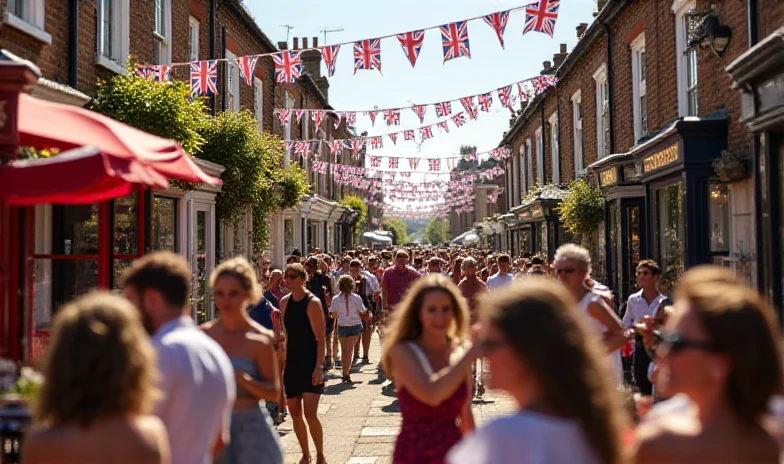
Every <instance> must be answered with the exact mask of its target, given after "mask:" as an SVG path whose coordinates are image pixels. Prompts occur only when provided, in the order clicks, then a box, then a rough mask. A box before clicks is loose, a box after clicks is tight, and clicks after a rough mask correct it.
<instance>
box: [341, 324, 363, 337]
mask: <svg viewBox="0 0 784 464" xmlns="http://www.w3.org/2000/svg"><path fill="white" fill-rule="evenodd" d="M360 333H362V324H357V325H348V326H340V327H338V338H342V337H354V336H357V335H359V334H360Z"/></svg>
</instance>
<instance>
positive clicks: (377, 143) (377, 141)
mask: <svg viewBox="0 0 784 464" xmlns="http://www.w3.org/2000/svg"><path fill="white" fill-rule="evenodd" d="M370 148H371V149H373V150H380V149H382V148H384V141H383V139H382V138H381V136H380V135H379V136H377V137H370Z"/></svg>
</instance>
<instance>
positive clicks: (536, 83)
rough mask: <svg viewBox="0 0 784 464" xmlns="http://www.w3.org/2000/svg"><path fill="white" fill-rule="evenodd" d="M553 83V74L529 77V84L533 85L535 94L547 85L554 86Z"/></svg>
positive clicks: (543, 89) (554, 81)
mask: <svg viewBox="0 0 784 464" xmlns="http://www.w3.org/2000/svg"><path fill="white" fill-rule="evenodd" d="M555 84H556V79H555V76H539V77H534V78H532V79H531V85H533V87H534V92H535V94H536V95H539V94H540V93H542V92H544V91H545V90H547V88H548V87H553V86H555Z"/></svg>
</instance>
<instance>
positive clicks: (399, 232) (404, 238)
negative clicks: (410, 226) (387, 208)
mask: <svg viewBox="0 0 784 464" xmlns="http://www.w3.org/2000/svg"><path fill="white" fill-rule="evenodd" d="M384 225H386V228H387V229H388V230H389V231H390V232H392V235H393V236H394V238H395V244H396V245H402V244H403V243H406V242H408V234H407V233H406V229H407V226H406V223H405V221H403V220H402V219H400V218H384Z"/></svg>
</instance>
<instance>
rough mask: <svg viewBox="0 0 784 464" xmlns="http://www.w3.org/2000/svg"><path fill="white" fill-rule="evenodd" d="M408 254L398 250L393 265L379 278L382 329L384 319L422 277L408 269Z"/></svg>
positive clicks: (384, 322) (384, 323)
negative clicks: (382, 307) (382, 306)
mask: <svg viewBox="0 0 784 464" xmlns="http://www.w3.org/2000/svg"><path fill="white" fill-rule="evenodd" d="M408 256H409V255H408V252H407V251H406V250H404V249H402V248H401V249H399V250H398V251H397V252H396V253H395V265H394V266H392V267H390V268H388V269H387V270H385V271H384V274H383V276H382V277H381V294H382V301H383V304H384V309H383V311H382V314H381V320H380V321H379V323H380V324H381V326H382V327H384V326H385V325H386V319H387V317H388V316H389V314H391V311H394V310H395V307H396V306H397V305H398V303H400V301H401V300H403V296H404V295H405V294H406V292H407V291H408V289H409V288H411V286H412V285H413V284H414V282H415V281H416V280H417V279H419V278H420V277H422V276H421V275H420V274H419V273H418V272H417V271H415V270H414V269H413V268H411V267H408Z"/></svg>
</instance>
